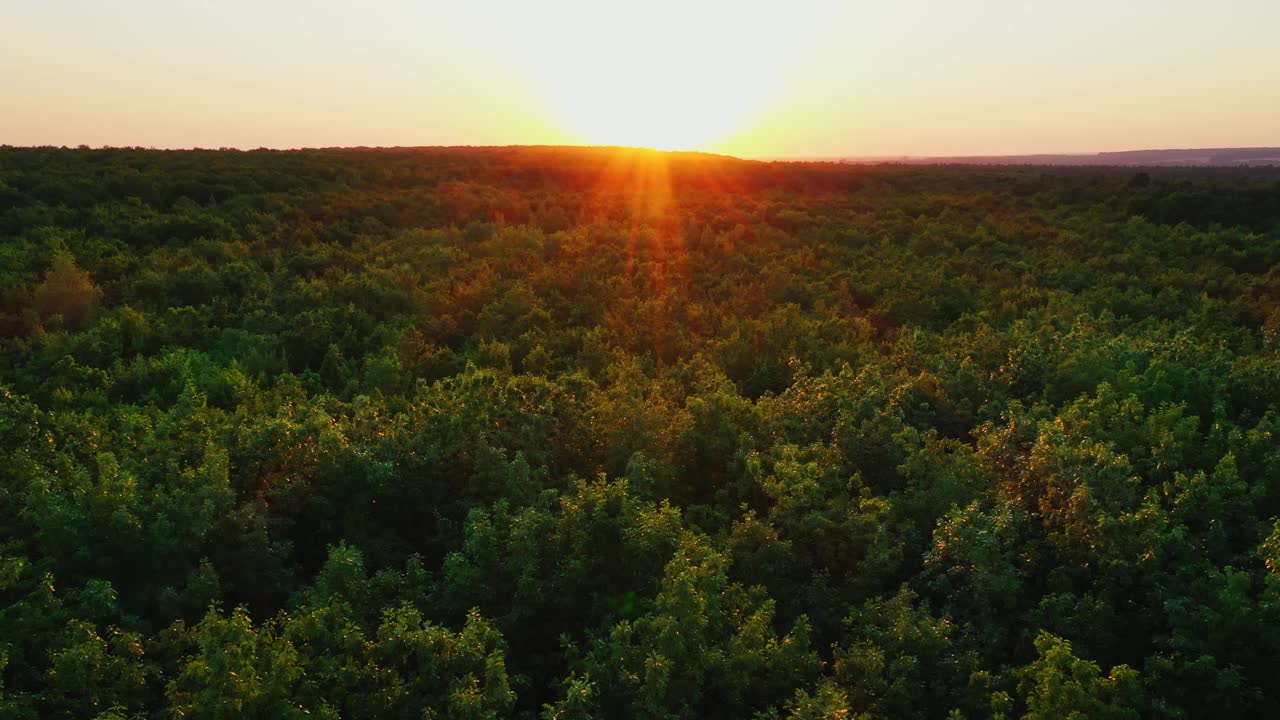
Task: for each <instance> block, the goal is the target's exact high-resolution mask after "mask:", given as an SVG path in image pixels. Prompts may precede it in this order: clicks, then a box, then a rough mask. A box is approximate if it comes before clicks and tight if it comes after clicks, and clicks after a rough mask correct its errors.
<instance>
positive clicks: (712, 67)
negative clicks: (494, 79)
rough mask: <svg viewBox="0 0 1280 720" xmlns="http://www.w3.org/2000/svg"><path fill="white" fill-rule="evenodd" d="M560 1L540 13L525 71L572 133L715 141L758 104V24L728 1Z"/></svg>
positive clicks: (663, 143)
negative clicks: (618, 3) (628, 3)
mask: <svg viewBox="0 0 1280 720" xmlns="http://www.w3.org/2000/svg"><path fill="white" fill-rule="evenodd" d="M554 9H555V8H554V7H553V8H551V9H550V10H548V9H547V8H545V7H544V10H545V11H547V12H551V11H553V10H554ZM559 9H560V10H561V12H560V13H559V15H558V16H553V17H548V16H547V15H546V14H545V13H544V14H542V15H540V16H539V18H538V20H539V22H538V26H539V27H538V30H539V31H540V32H539V33H538V37H539V41H538V42H537V44H536V47H533V48H530V50H529V52H528V54H527V56H526V63H525V68H524V71H525V73H526V74H527V76H528V84H529V85H530V86H531V87H532V89H533V90H534V92H535V93H536V94H537V95H539V96H540V98H541V99H540V102H541V104H542V105H543V106H544V109H545V112H546V113H547V115H548V116H549V117H550V118H551V119H552V121H553V122H554V123H555V124H557V125H559V126H560V127H562V128H563V129H564V132H565V133H566V135H567V136H568V137H570V138H571V139H573V140H574V141H575V142H580V143H583V144H589V145H630V146H636V147H651V148H657V149H662V150H717V149H721V147H722V146H723V144H724V143H725V142H726V141H727V140H728V139H729V138H730V137H732V136H733V135H734V134H735V133H738V132H741V131H742V130H744V129H745V128H746V127H747V126H748V125H749V124H750V123H751V122H752V120H753V117H754V115H755V114H756V113H757V112H758V110H759V108H760V106H761V104H762V101H763V99H764V96H765V90H766V88H767V86H768V77H769V72H768V70H769V68H768V65H767V57H768V54H767V52H765V49H766V48H767V44H765V43H763V42H762V40H763V36H764V35H765V33H763V32H749V30H750V28H748V27H744V17H745V16H743V15H742V14H741V12H738V13H737V14H735V13H734V10H733V6H732V5H729V4H720V3H696V2H690V3H677V2H667V3H663V2H651V3H648V4H637V5H634V6H629V7H619V6H616V5H611V4H609V3H590V4H583V5H581V6H578V5H576V4H575V5H573V6H572V7H565V6H564V5H563V4H562V5H561V6H559Z"/></svg>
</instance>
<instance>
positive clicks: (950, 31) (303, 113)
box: [0, 0, 1280, 157]
mask: <svg viewBox="0 0 1280 720" xmlns="http://www.w3.org/2000/svg"><path fill="white" fill-rule="evenodd" d="M0 8H2V10H0V12H2V15H0V17H2V18H3V22H2V23H0V144H11V145H33V144H55V145H64V144H65V145H78V144H81V143H84V144H88V145H93V146H98V145H104V144H105V145H143V146H155V147H192V146H199V147H219V146H234V147H243V148H252V147H258V146H268V147H300V146H312V147H314V146H334V145H456V144H470V145H493V144H498V145H506V144H529V143H538V144H543V143H546V144H562V143H572V144H583V143H585V144H628V145H645V146H656V147H664V148H680V149H688V148H692V149H704V150H710V151H716V152H726V153H731V154H735V155H742V156H748V157H800V156H850V155H861V156H881V155H900V154H910V155H939V154H951V155H953V154H1008V153H1026V152H1084V151H1098V150H1119V149H1133V148H1165V147H1207V146H1216V147H1221V146H1249V145H1280V1H1278V0H1218V1H1216V2H1207V1H1205V0H1162V1H1156V0H1105V1H1103V0H1072V1H1071V2H1058V1H1054V2H1049V1H1045V2H1030V1H1028V0H991V1H988V2H968V3H961V2H922V1H920V0H897V1H895V2H892V3H890V2H863V1H845V2H839V1H835V0H832V1H830V2H819V1H816V0H791V1H790V2H768V3H756V2H750V1H749V0H746V1H744V0H737V1H735V2H719V1H718V0H716V1H709V2H699V1H698V0H677V1H670V0H651V1H649V2H644V3H613V2H605V1H602V0H596V1H594V2H590V1H585V0H584V1H577V0H540V1H538V2H532V1H531V2H496V1H495V0H470V1H466V2H462V1H453V2H440V1H438V0H417V1H415V2H410V1H409V0H394V1H391V0H383V1H376V0H374V1H370V2H362V3H338V2H330V1H325V0H307V1H297V2H294V1H289V2H283V1H279V2H270V1H268V0H258V1H256V2H251V1H248V0H218V1H216V2H215V1H214V0H204V1H196V0H116V1H115V2H101V0H96V1H93V2H90V1H88V0H44V1H39V2H34V1H31V0H0Z"/></svg>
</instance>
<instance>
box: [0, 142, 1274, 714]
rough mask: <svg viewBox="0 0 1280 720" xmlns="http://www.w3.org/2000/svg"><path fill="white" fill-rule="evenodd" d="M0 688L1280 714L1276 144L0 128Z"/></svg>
mask: <svg viewBox="0 0 1280 720" xmlns="http://www.w3.org/2000/svg"><path fill="white" fill-rule="evenodd" d="M0 256H2V257H3V262H0V461H2V462H0V717H4V718H94V717H96V718H100V719H101V720H106V719H108V718H134V717H184V718H301V717H322V718H338V717H343V718H423V717H426V718H502V717H525V718H535V717H542V718H558V719H562V720H569V719H581V718H592V717H594V718H631V717H635V718H704V717H705V718H750V717H757V718H762V719H763V718H796V719H800V718H805V719H818V718H826V719H829V720H835V719H838V718H840V719H850V718H908V717H949V718H971V719H975V720H976V719H978V718H1009V719H1012V718H1018V717H1022V718H1039V719H1047V718H1066V717H1075V718H1086V717H1088V718H1139V717H1142V718H1182V717H1188V718H1190V717H1206V716H1219V715H1223V716H1247V715H1253V716H1263V715H1274V714H1276V713H1280V689H1278V688H1277V686H1276V684H1275V682H1274V681H1275V677H1276V676H1275V669H1276V666H1277V658H1280V521H1277V519H1276V518H1277V516H1280V442H1278V440H1280V171H1276V170H1271V171H1264V170H1249V169H1234V170H1217V171H1210V170H1199V171H1192V170H1174V169H1162V170H1151V171H1149V172H1135V171H1134V170H1132V169H1130V170H1120V169H1096V168H1095V169H1088V170H1080V169H1077V170H1071V169H1063V168H1058V169H1034V168H985V169H984V168H944V167H929V168H919V167H917V168H906V167H874V168H872V167H868V168H858V167H851V166H842V165H816V164H815V165H802V164H763V163H751V162H745V161H737V160H732V159H727V158H717V157H712V156H703V155H684V154H677V155H664V154H657V153H652V152H647V151H624V150H606V149H600V150H566V149H551V148H527V149H475V150H395V151H390V150H387V151H377V150H348V151H339V150H334V151H305V152H270V151H257V152H247V153H246V152H234V151H217V152H215V151H194V152H157V151H145V150H128V149H119V150H87V149H82V150H59V149H15V148H3V149H0Z"/></svg>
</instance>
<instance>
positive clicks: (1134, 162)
mask: <svg viewBox="0 0 1280 720" xmlns="http://www.w3.org/2000/svg"><path fill="white" fill-rule="evenodd" d="M840 160H841V161H843V162H851V163H882V162H893V163H905V164H911V165H1094V166H1104V165H1111V166H1135V167H1136V166H1146V167H1150V166H1183V167H1233V166H1238V165H1280V147H1259V148H1193V149H1180V150H1125V151H1121V152H1100V153H1082V154H1051V153H1042V154H1035V155H958V156H934V157H913V156H902V157H874V158H872V157H862V158H840Z"/></svg>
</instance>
